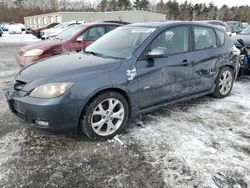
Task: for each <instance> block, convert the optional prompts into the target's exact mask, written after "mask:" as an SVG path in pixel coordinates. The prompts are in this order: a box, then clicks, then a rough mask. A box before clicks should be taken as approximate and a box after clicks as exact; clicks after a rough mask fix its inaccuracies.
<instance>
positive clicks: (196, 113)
mask: <svg viewBox="0 0 250 188" xmlns="http://www.w3.org/2000/svg"><path fill="white" fill-rule="evenodd" d="M249 93H250V84H246V83H242V82H236V83H235V85H234V89H233V91H232V94H231V95H230V96H228V97H227V98H224V99H213V98H210V97H204V98H201V99H197V103H198V104H195V105H191V107H188V108H187V109H186V110H183V109H181V107H180V106H176V107H173V108H171V109H165V110H160V111H157V112H153V113H151V114H149V115H146V117H144V118H145V119H146V120H144V121H143V120H141V121H142V124H143V126H144V128H141V129H139V130H138V129H136V131H132V133H131V134H132V136H133V138H134V139H136V140H137V141H139V142H140V145H141V146H142V148H141V150H142V152H143V153H144V154H145V156H146V157H147V158H148V160H149V161H150V163H151V164H152V165H153V167H154V168H157V169H158V168H159V169H160V171H161V172H162V174H163V177H164V180H165V183H166V185H168V186H170V187H183V186H187V187H193V186H198V187H233V186H238V185H240V186H242V187H244V186H245V185H250V168H249V166H250V157H249V155H250V95H249ZM194 102H195V101H194ZM242 130H244V131H242ZM242 134H244V135H243V136H242Z"/></svg>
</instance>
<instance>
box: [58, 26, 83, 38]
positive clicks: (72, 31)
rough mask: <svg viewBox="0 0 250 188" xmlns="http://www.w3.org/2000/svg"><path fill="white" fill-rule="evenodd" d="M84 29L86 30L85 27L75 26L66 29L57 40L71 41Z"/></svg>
mask: <svg viewBox="0 0 250 188" xmlns="http://www.w3.org/2000/svg"><path fill="white" fill-rule="evenodd" d="M83 28H85V26H84V25H74V26H72V27H70V28H68V29H66V30H65V31H63V32H62V33H60V34H59V35H57V37H56V38H57V39H60V40H69V39H71V38H72V36H74V35H75V34H76V33H78V32H79V31H80V30H82V29H83Z"/></svg>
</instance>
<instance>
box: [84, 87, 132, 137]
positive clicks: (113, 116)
mask: <svg viewBox="0 0 250 188" xmlns="http://www.w3.org/2000/svg"><path fill="white" fill-rule="evenodd" d="M128 116H129V106H128V102H127V100H126V99H125V98H124V96H123V95H121V94H119V93H117V92H113V91H110V92H105V93H102V94H100V95H98V96H97V97H96V98H95V99H94V100H93V101H92V102H90V104H89V105H87V107H86V109H85V111H84V113H83V115H82V116H81V120H80V128H81V130H82V132H83V133H84V134H85V135H86V136H88V137H89V138H90V139H91V140H96V139H101V140H106V139H109V138H112V137H114V136H115V135H117V134H119V133H120V132H121V131H122V130H123V129H124V128H125V125H126V122H127V120H128Z"/></svg>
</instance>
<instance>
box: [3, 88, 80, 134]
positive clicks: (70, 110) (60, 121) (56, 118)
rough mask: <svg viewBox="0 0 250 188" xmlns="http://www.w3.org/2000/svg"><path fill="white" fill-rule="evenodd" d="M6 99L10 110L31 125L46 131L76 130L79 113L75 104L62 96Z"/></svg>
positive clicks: (8, 96)
mask: <svg viewBox="0 0 250 188" xmlns="http://www.w3.org/2000/svg"><path fill="white" fill-rule="evenodd" d="M5 95H6V99H7V102H8V104H9V108H10V110H11V111H12V112H13V113H14V114H15V115H16V116H18V117H19V119H21V120H22V121H23V122H25V123H27V124H29V125H30V126H31V127H33V128H36V129H38V130H42V131H47V132H65V131H71V132H76V131H77V130H78V123H79V117H80V113H81V112H79V110H80V109H77V106H76V105H75V104H74V103H72V102H70V101H67V100H66V102H63V101H65V99H63V97H59V98H55V99H50V100H48V99H46V100H45V99H35V98H32V97H29V96H25V97H13V98H12V97H11V96H10V94H9V93H8V92H7V93H6V94H5Z"/></svg>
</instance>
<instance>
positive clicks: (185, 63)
mask: <svg viewBox="0 0 250 188" xmlns="http://www.w3.org/2000/svg"><path fill="white" fill-rule="evenodd" d="M190 63H191V61H189V60H186V59H184V60H183V61H182V62H181V63H180V65H182V66H187V65H189V64H190Z"/></svg>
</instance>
